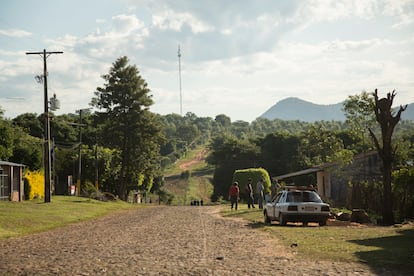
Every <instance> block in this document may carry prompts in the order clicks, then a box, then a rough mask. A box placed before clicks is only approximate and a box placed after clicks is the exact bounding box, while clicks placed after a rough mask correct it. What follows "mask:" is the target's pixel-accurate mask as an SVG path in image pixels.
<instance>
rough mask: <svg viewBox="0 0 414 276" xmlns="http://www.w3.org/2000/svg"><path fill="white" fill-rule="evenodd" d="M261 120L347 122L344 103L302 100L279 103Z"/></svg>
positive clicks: (285, 100)
mask: <svg viewBox="0 0 414 276" xmlns="http://www.w3.org/2000/svg"><path fill="white" fill-rule="evenodd" d="M260 118H265V119H269V120H274V119H280V120H287V121H288V120H299V121H303V122H315V121H322V120H324V121H332V120H334V121H345V114H344V112H343V111H342V103H337V104H330V105H321V104H314V103H311V102H307V101H304V100H301V99H299V98H286V99H284V100H281V101H279V102H277V103H276V104H275V105H274V106H272V107H271V108H270V109H268V110H267V111H266V112H265V113H263V114H262V115H261V116H260Z"/></svg>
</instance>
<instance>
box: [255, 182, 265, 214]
mask: <svg viewBox="0 0 414 276" xmlns="http://www.w3.org/2000/svg"><path fill="white" fill-rule="evenodd" d="M263 183H264V179H263V178H260V180H259V181H258V182H257V184H256V193H257V204H258V205H259V209H263V201H264V196H263V190H264V185H263Z"/></svg>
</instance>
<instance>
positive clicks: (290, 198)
mask: <svg viewBox="0 0 414 276" xmlns="http://www.w3.org/2000/svg"><path fill="white" fill-rule="evenodd" d="M286 201H287V202H301V201H302V193H301V192H296V191H295V192H289V193H288V195H287V199H286Z"/></svg>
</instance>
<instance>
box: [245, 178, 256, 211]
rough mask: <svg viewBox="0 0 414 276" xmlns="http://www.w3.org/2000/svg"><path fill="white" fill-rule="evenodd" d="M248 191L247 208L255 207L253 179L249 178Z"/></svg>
mask: <svg viewBox="0 0 414 276" xmlns="http://www.w3.org/2000/svg"><path fill="white" fill-rule="evenodd" d="M246 192H247V208H248V209H250V206H251V207H252V208H255V207H254V198H253V186H252V179H251V178H249V180H248V181H247V185H246Z"/></svg>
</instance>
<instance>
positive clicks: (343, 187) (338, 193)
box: [273, 151, 382, 205]
mask: <svg viewBox="0 0 414 276" xmlns="http://www.w3.org/2000/svg"><path fill="white" fill-rule="evenodd" d="M381 165H382V163H381V159H380V157H379V155H378V152H376V151H371V152H367V153H362V154H359V155H356V156H354V158H353V161H352V163H351V164H349V165H346V166H344V167H340V166H339V165H338V164H337V163H327V164H322V165H320V166H316V167H312V168H308V169H305V170H301V171H297V172H293V173H289V174H284V175H280V176H276V177H273V179H274V180H277V181H281V180H283V181H286V182H287V183H290V182H294V180H295V177H299V176H303V175H311V174H312V175H314V177H313V178H314V179H315V182H316V183H308V185H311V184H312V185H314V186H316V188H317V190H318V194H319V195H321V196H322V197H324V198H327V199H330V200H333V201H334V202H336V203H337V204H339V205H343V204H346V203H348V202H350V201H355V194H358V193H359V191H357V190H355V189H353V188H352V187H350V185H349V184H350V183H351V182H353V183H358V182H361V181H370V182H371V181H378V180H380V179H381V178H382V173H381ZM289 181H290V182H289Z"/></svg>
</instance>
